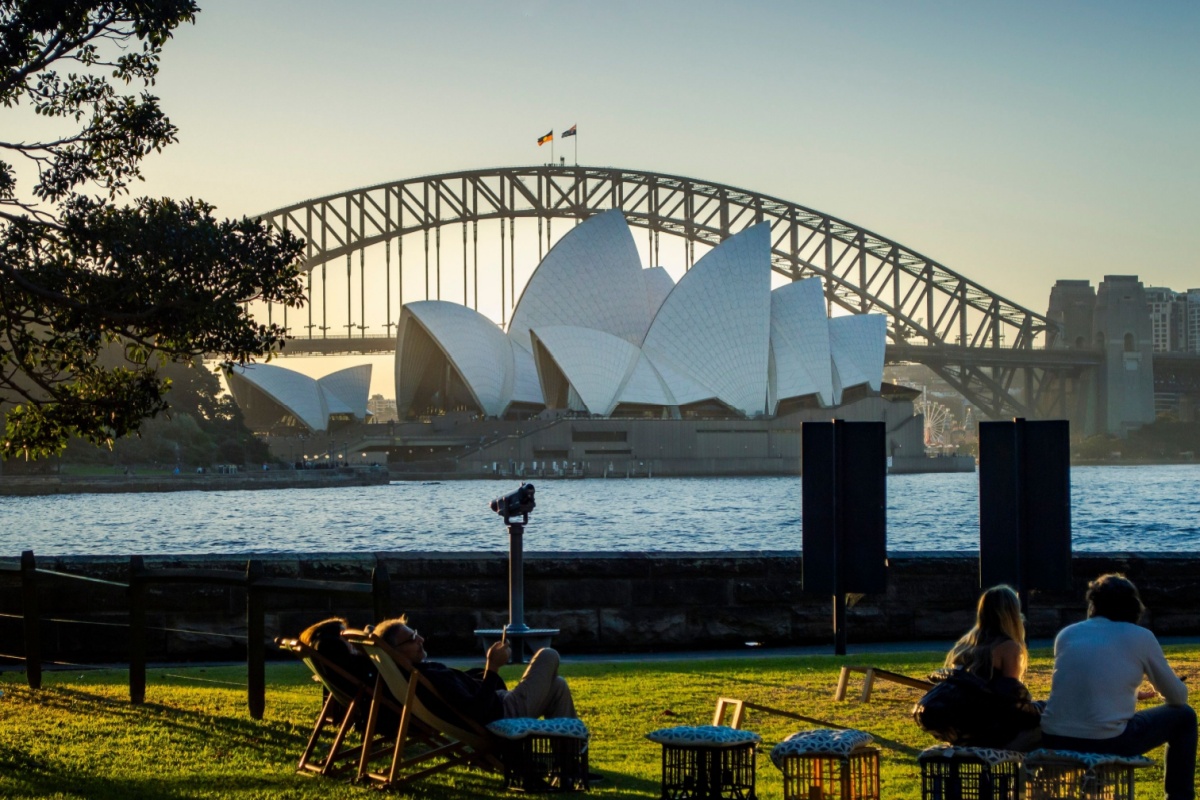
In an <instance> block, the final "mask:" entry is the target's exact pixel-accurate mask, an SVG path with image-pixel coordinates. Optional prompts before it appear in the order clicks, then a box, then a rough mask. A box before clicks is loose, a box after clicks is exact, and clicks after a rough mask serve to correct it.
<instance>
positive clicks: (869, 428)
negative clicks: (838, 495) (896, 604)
mask: <svg viewBox="0 0 1200 800" xmlns="http://www.w3.org/2000/svg"><path fill="white" fill-rule="evenodd" d="M886 434H887V429H886V427H885V426H884V424H883V423H882V422H853V423H846V424H845V425H843V426H842V429H841V441H840V442H839V445H840V446H841V452H842V460H841V463H842V475H841V485H842V500H843V506H842V526H843V527H842V540H841V541H842V551H841V555H842V581H843V583H842V591H843V592H856V593H862V594H875V593H878V592H883V591H885V590H886V589H887V449H886V445H885V439H886Z"/></svg>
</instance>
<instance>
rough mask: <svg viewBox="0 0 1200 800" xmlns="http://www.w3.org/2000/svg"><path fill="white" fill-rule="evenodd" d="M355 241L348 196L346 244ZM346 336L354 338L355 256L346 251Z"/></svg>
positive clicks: (351, 207)
mask: <svg viewBox="0 0 1200 800" xmlns="http://www.w3.org/2000/svg"><path fill="white" fill-rule="evenodd" d="M352 241H354V214H353V204H352V203H351V202H350V196H349V195H347V196H346V244H347V245H349V244H350V243H351V242H352ZM346 338H347V339H353V338H354V257H353V256H352V255H351V254H350V253H349V252H347V253H346Z"/></svg>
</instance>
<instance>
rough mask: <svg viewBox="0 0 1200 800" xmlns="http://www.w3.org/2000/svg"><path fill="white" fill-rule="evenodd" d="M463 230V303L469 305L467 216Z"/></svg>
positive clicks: (464, 219)
mask: <svg viewBox="0 0 1200 800" xmlns="http://www.w3.org/2000/svg"><path fill="white" fill-rule="evenodd" d="M462 231H463V305H464V306H467V305H470V301H469V299H468V295H467V289H468V288H469V287H470V283H468V281H467V220H466V218H465V217H464V218H463V224H462Z"/></svg>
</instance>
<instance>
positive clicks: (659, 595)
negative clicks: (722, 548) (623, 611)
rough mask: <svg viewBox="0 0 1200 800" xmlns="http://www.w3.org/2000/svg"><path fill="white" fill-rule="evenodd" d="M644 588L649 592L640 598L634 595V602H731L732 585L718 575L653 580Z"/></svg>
mask: <svg viewBox="0 0 1200 800" xmlns="http://www.w3.org/2000/svg"><path fill="white" fill-rule="evenodd" d="M646 588H648V589H649V593H648V594H646V595H644V596H642V597H640V598H639V597H638V596H637V595H635V596H634V597H635V599H634V602H635V603H638V604H639V605H642V604H649V605H652V606H659V607H670V606H684V607H687V606H706V607H712V606H717V607H719V606H724V605H728V604H729V603H730V602H732V587H731V586H730V584H729V581H728V580H723V579H722V578H718V577H712V578H698V579H694V580H680V579H679V578H670V579H665V580H655V581H654V582H653V583H651V584H650V586H649V587H646Z"/></svg>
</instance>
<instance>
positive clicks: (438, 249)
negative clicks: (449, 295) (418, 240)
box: [433, 191, 442, 300]
mask: <svg viewBox="0 0 1200 800" xmlns="http://www.w3.org/2000/svg"><path fill="white" fill-rule="evenodd" d="M433 204H434V212H433V213H434V218H435V219H436V220H437V221H438V226H437V227H436V228H434V229H433V239H434V248H433V252H434V263H436V264H437V276H436V277H437V280H436V281H435V282H434V288H435V289H436V290H437V299H438V300H441V299H442V226H441V222H442V193H441V191H439V192H438V193H437V195H435V197H434V201H433Z"/></svg>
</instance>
